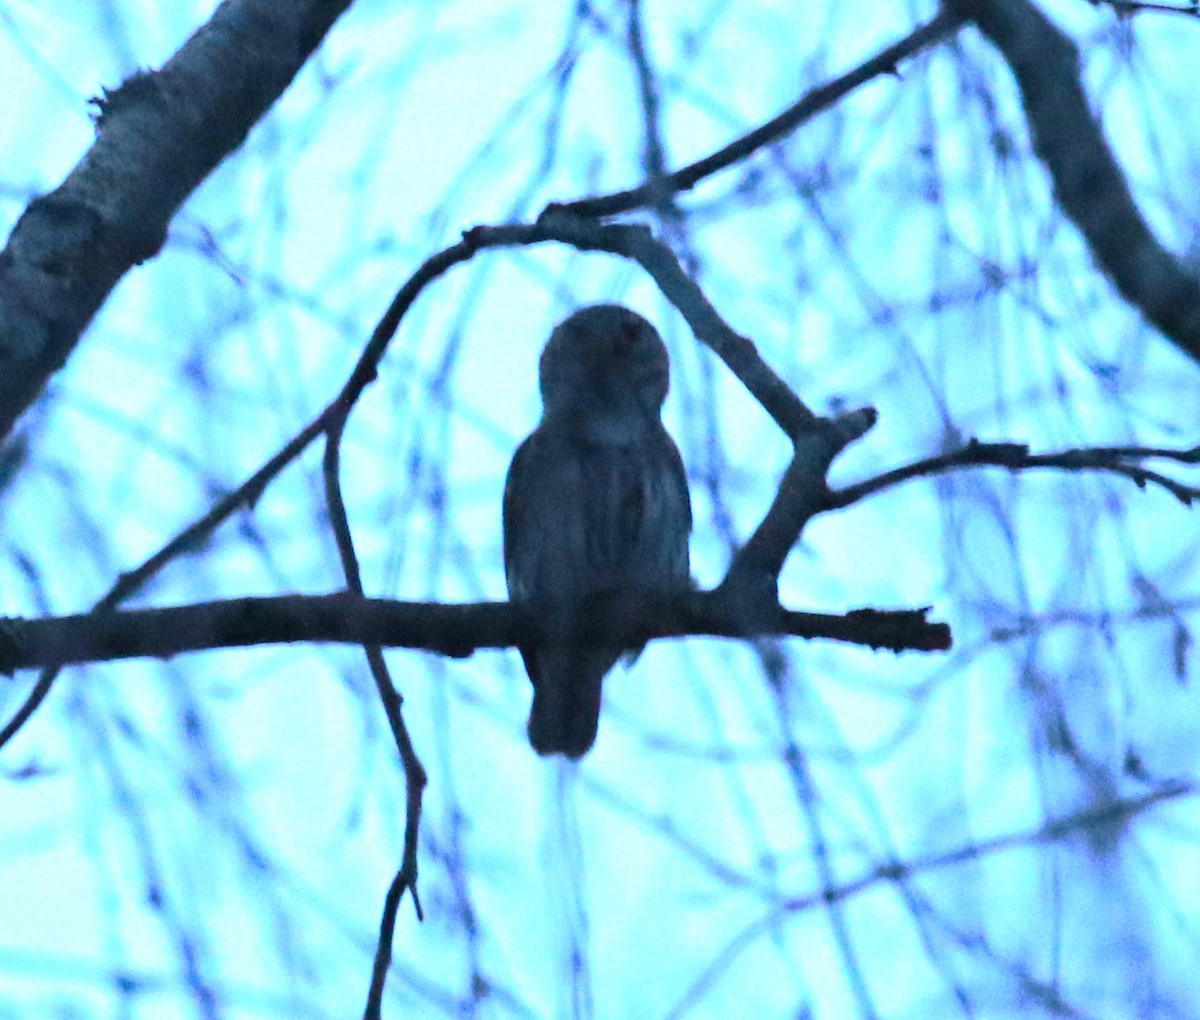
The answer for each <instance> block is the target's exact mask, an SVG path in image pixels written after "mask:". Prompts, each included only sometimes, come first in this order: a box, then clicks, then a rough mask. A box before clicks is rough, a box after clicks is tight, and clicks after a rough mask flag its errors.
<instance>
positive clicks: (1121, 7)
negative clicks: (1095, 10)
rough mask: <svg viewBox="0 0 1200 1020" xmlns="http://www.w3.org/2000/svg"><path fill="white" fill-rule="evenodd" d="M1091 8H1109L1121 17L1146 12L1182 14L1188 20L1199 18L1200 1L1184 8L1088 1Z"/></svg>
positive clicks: (1115, 0)
mask: <svg viewBox="0 0 1200 1020" xmlns="http://www.w3.org/2000/svg"><path fill="white" fill-rule="evenodd" d="M1088 3H1090V4H1091V5H1092V6H1093V7H1111V8H1112V9H1113V10H1114V11H1116V12H1117V14H1118V15H1120V16H1121V17H1130V16H1132V15H1134V14H1140V13H1141V12H1142V11H1148V12H1152V13H1155V14H1182V15H1183V16H1184V17H1188V18H1200V0H1192V2H1191V3H1189V4H1187V6H1185V7H1180V6H1179V5H1177V4H1148V3H1138V2H1135V0H1088Z"/></svg>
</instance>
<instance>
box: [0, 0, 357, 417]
mask: <svg viewBox="0 0 1200 1020" xmlns="http://www.w3.org/2000/svg"><path fill="white" fill-rule="evenodd" d="M347 6H349V0H294V2H292V3H286V4H281V3H276V2H275V0H225V2H224V3H222V4H221V6H220V7H218V8H217V11H216V13H215V14H214V15H213V16H212V18H211V19H210V20H209V22H208V24H206V25H204V26H203V27H202V28H200V29H199V30H198V31H197V32H196V33H195V34H194V35H193V36H192V37H191V38H190V39H189V40H188V41H187V42H186V43H185V44H184V45H183V47H182V48H181V49H180V50H179V52H178V53H176V54H175V56H173V57H172V58H171V59H170V60H169V61H167V63H166V64H164V65H163V67H162V69H161V70H159V71H153V72H141V73H138V74H136V75H134V76H133V77H131V78H129V79H128V80H127V81H125V82H124V83H123V84H122V85H121V86H120V87H119V88H117V89H115V90H114V91H112V92H109V91H107V90H106V91H105V93H104V96H103V97H102V98H100V99H97V100H94V102H95V103H96V105H97V106H98V107H99V113H98V115H97V117H96V131H97V138H96V141H95V144H93V145H92V147H91V149H89V150H88V152H87V153H86V154H85V155H84V157H83V159H82V160H80V162H79V164H78V165H77V166H76V167H75V169H74V170H72V171H71V173H70V174H69V175H68V177H67V179H66V180H65V181H63V183H62V184H61V185H59V187H58V188H56V189H55V190H54V191H53V192H51V193H50V194H49V195H45V196H43V197H41V198H38V199H35V200H34V201H33V202H31V203H30V205H29V207H28V208H27V209H26V210H25V213H24V214H23V215H22V216H21V218H20V220H18V221H17V225H16V226H15V227H14V228H13V232H12V235H11V236H10V237H9V240H8V245H7V247H6V248H5V249H4V251H3V253H2V254H0V366H2V370H0V439H2V438H3V437H4V436H6V435H7V434H8V433H9V431H10V430H11V429H12V426H13V424H14V422H15V421H16V420H17V418H18V417H19V416H20V415H21V413H22V412H23V411H24V410H25V408H26V407H28V406H29V404H30V403H32V402H33V400H34V399H35V398H36V397H37V395H38V394H39V393H40V392H41V390H42V387H43V386H44V385H45V383H46V381H47V380H48V379H49V377H50V376H51V374H53V373H54V372H55V371H57V370H58V369H59V368H60V367H61V366H62V365H63V363H64V362H65V361H66V360H67V358H68V357H69V356H70V354H71V352H72V350H73V349H74V347H75V344H76V342H77V341H78V340H79V337H80V335H81V334H82V333H83V330H84V329H85V328H86V327H87V325H88V323H89V322H90V321H91V319H92V316H93V315H95V314H96V312H97V310H98V309H99V308H100V306H101V305H102V304H103V303H104V300H105V299H106V298H107V297H108V294H109V292H110V291H111V290H112V289H113V287H115V286H116V284H117V282H118V281H119V280H120V279H121V277H122V276H124V275H125V273H126V272H128V271H129V270H130V269H131V268H133V267H134V266H135V265H138V264H139V263H142V262H145V261H146V260H147V259H150V258H153V257H154V256H155V255H156V254H158V252H159V249H161V248H162V245H163V242H164V241H165V240H166V237H167V225H168V224H169V222H170V220H171V217H172V216H173V215H174V214H175V211H176V210H177V209H178V208H179V206H180V205H181V204H182V203H183V201H184V199H186V198H187V197H188V195H190V194H191V193H192V191H193V190H195V188H196V186H197V185H199V184H200V182H201V181H203V180H204V178H205V177H207V176H208V174H209V173H210V172H211V171H212V170H213V169H214V168H215V167H216V166H217V164H218V163H220V162H221V160H223V159H224V158H225V157H226V156H228V155H229V153H231V152H232V151H233V150H234V149H236V148H237V147H238V146H239V145H241V144H242V141H243V140H244V139H245V137H246V134H247V132H249V130H250V128H251V127H253V126H254V124H255V123H256V122H257V121H258V119H259V118H260V117H262V115H263V114H264V113H266V112H267V110H269V109H270V108H271V106H272V104H273V103H274V102H275V100H276V99H278V98H279V96H280V94H281V93H282V92H283V91H284V89H286V88H287V86H288V85H289V84H290V83H291V81H292V79H293V78H294V77H295V76H296V73H297V72H298V71H299V70H300V68H301V67H302V66H303V65H304V62H305V61H306V60H307V59H308V57H309V55H310V54H311V53H312V52H313V50H315V49H316V48H317V46H318V45H320V43H321V40H322V39H323V38H324V37H325V34H326V32H328V30H329V28H330V26H332V25H333V23H334V21H336V20H337V18H338V16H339V15H340V14H341V13H342V11H343V10H345V9H346V7H347Z"/></svg>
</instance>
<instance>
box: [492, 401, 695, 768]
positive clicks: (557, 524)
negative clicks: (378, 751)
mask: <svg viewBox="0 0 1200 1020" xmlns="http://www.w3.org/2000/svg"><path fill="white" fill-rule="evenodd" d="M503 518H504V521H503V524H504V564H505V574H506V578H507V581H508V589H509V594H510V596H511V597H512V599H513V600H514V601H524V602H538V603H540V604H541V605H542V606H544V607H545V609H546V611H547V612H549V613H551V614H553V615H554V616H556V617H557V618H558V623H559V624H560V625H562V626H564V627H569V626H570V624H571V621H572V613H573V611H574V610H575V608H576V607H577V606H578V603H579V601H580V600H581V599H583V598H585V597H587V596H588V595H590V594H593V593H595V592H599V591H604V590H619V589H622V588H630V587H635V588H637V587H644V588H658V589H661V588H668V587H675V586H678V585H686V584H687V582H688V579H689V574H688V546H687V538H688V532H689V530H690V528H691V509H690V500H689V498H688V489H687V478H686V476H685V474H684V470H683V462H682V460H681V459H680V456H679V451H678V450H677V449H676V447H675V444H674V443H673V442H672V440H671V438H670V436H669V435H668V434H667V432H666V431H665V430H664V429H661V427H660V428H659V429H657V430H652V431H651V432H650V433H648V434H647V435H646V436H644V437H643V438H642V440H641V441H639V442H637V443H635V444H632V445H617V444H611V443H589V442H586V441H584V440H583V439H581V438H580V437H578V436H576V435H572V434H571V433H570V432H569V431H559V430H557V429H555V428H554V427H553V425H547V424H545V423H543V425H541V426H539V428H538V429H537V430H536V431H535V432H534V433H533V434H532V435H531V436H530V437H529V438H528V439H527V440H525V442H524V443H522V444H521V446H520V447H518V449H517V452H516V454H515V455H514V457H513V462H512V465H511V466H510V468H509V473H508V479H507V481H506V484H505V489H504V510H503ZM622 651H623V649H622V648H620V647H604V646H601V647H590V646H589V647H586V648H584V647H579V646H576V645H572V644H571V643H569V642H562V641H560V642H551V643H548V644H543V645H539V646H537V647H536V648H522V649H521V654H522V657H523V658H524V660H525V667H526V670H527V672H528V673H529V677H530V680H532V681H533V686H534V701H533V708H532V711H531V713H530V718H529V737H530V741H531V743H532V744H533V746H534V748H535V749H536V750H537V751H538V752H539V753H541V754H553V753H565V754H568V755H570V756H572V757H579V756H581V755H582V754H584V753H585V752H586V751H587V750H588V748H590V747H591V745H592V743H593V741H594V740H595V736H596V727H597V721H598V718H599V713H600V694H601V683H602V681H603V678H604V675H605V674H606V673H607V672H608V671H609V670H610V669H611V668H612V666H613V665H614V663H615V662H616V661H617V659H618V658H619V656H620V655H621V653H622Z"/></svg>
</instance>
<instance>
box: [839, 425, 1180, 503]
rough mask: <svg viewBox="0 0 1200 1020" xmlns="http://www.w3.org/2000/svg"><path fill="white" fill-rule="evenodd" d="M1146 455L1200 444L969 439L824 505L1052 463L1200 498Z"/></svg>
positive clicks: (1169, 454) (1163, 455)
mask: <svg viewBox="0 0 1200 1020" xmlns="http://www.w3.org/2000/svg"><path fill="white" fill-rule="evenodd" d="M1147 460H1170V461H1174V462H1176V463H1178V464H1200V446H1193V447H1191V448H1190V449H1185V450H1171V449H1165V448H1161V447H1139V446H1097V447H1091V448H1084V449H1077V450H1061V451H1059V452H1058V453H1030V452H1029V447H1028V446H1025V445H1024V444H1022V443H981V442H979V441H978V440H976V439H972V440H970V441H969V442H968V443H967V444H966V446H964V447H963V448H962V449H960V450H954V451H952V452H950V453H944V454H941V455H939V456H937V457H927V458H925V459H924V460H919V461H915V462H914V463H912V464H906V465H905V466H904V467H899V468H894V469H893V470H891V471H885V472H884V473H883V474H881V475H878V476H876V477H875V478H868V479H867V480H866V481H862V482H858V483H856V484H854V485H848V486H846V487H845V488H843V489H837V490H834V491H832V492H830V493H828V495H827V496H826V502H825V507H824V509H830V510H833V509H838V508H840V507H845V506H849V505H850V504H851V503H857V502H858V501H859V500H862V499H865V498H866V497H867V496H871V495H874V494H875V493H876V492H879V491H880V490H882V489H886V488H890V487H891V486H893V485H898V484H899V483H901V482H905V481H908V480H909V479H911V478H921V477H926V476H929V475H936V474H942V473H944V472H946V471H955V470H958V469H960V468H968V467H1002V468H1006V469H1007V470H1009V471H1028V470H1031V469H1034V468H1053V469H1056V470H1059V471H1102V472H1106V473H1108V474H1116V475H1120V476H1122V477H1123V478H1128V479H1129V480H1130V481H1132V482H1133V483H1134V484H1135V485H1137V486H1138V488H1145V487H1146V486H1147V485H1157V486H1159V487H1161V488H1162V489H1164V490H1166V491H1167V492H1169V493H1170V494H1171V495H1172V496H1174V497H1175V498H1176V499H1178V500H1179V501H1180V502H1181V503H1183V504H1184V505H1185V506H1190V505H1191V503H1192V501H1193V500H1196V499H1200V488H1198V487H1196V486H1191V485H1184V484H1183V483H1182V482H1179V481H1176V480H1175V479H1173V478H1170V477H1169V476H1167V475H1164V474H1162V473H1161V472H1159V471H1151V470H1149V469H1148V468H1145V467H1143V466H1142V463H1143V462H1144V461H1147Z"/></svg>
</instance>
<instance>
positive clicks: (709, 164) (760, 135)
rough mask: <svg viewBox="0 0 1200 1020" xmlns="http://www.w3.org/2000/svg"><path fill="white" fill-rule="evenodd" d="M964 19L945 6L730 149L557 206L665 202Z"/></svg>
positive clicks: (611, 211)
mask: <svg viewBox="0 0 1200 1020" xmlns="http://www.w3.org/2000/svg"><path fill="white" fill-rule="evenodd" d="M964 20H965V18H964V17H963V16H962V15H961V14H958V13H956V12H953V11H949V10H945V11H942V12H941V13H940V14H938V16H937V17H936V18H934V19H933V20H932V21H930V22H929V23H928V24H925V25H922V26H920V27H919V28H918V29H916V30H915V31H914V32H912V33H911V34H910V35H908V36H907V37H906V38H904V39H902V40H901V41H900V42H898V43H895V44H894V45H892V46H889V47H888V48H887V49H885V50H883V51H882V52H881V53H879V54H877V55H876V56H874V57H872V58H871V59H870V60H868V61H866V62H865V63H863V64H860V65H859V66H858V67H856V68H855V69H854V70H853V71H850V72H848V73H847V74H844V75H842V76H841V77H840V78H835V79H834V80H833V81H831V82H829V83H828V84H825V85H822V86H821V87H820V88H816V89H813V90H812V91H811V92H808V93H806V94H805V95H804V96H803V97H802V98H801V99H799V100H798V101H797V102H796V103H794V104H793V105H792V106H790V107H788V108H787V109H786V110H784V111H783V112H782V113H781V114H779V115H778V116H777V117H773V118H772V119H771V120H769V121H767V122H766V123H765V124H763V125H761V126H760V127H757V128H755V129H754V130H753V131H751V132H749V133H748V134H746V135H743V136H742V137H741V138H739V139H737V141H735V142H731V143H730V144H729V145H727V146H725V148H723V149H720V150H719V151H717V152H714V153H712V154H711V155H709V156H706V157H705V158H704V159H701V160H698V161H697V162H695V163H692V164H689V165H688V166H685V167H683V168H682V169H680V170H676V171H675V172H674V173H670V174H667V175H666V176H664V177H660V178H657V179H655V180H650V181H647V182H646V183H645V184H642V185H639V186H638V187H636V188H632V189H630V190H628V191H619V192H617V193H615V194H612V195H599V196H596V197H594V198H583V199H579V200H577V201H574V202H566V203H563V204H561V205H558V206H552V207H551V208H559V209H562V210H564V211H566V212H570V213H574V214H575V215H576V216H584V217H606V216H615V215H617V214H619V213H627V212H632V211H633V210H635V209H640V208H643V207H645V206H658V205H661V204H662V203H663V201H664V200H665V199H667V198H669V197H670V196H671V195H675V194H678V193H679V192H681V191H688V190H690V189H692V188H694V187H695V186H696V185H697V184H698V183H699V182H700V181H702V180H704V178H706V177H711V176H712V175H713V174H715V173H717V172H718V171H719V170H724V169H725V168H726V167H730V166H732V165H733V164H735V163H738V162H741V161H742V160H743V159H745V158H746V157H747V156H750V155H751V154H752V153H754V152H756V151H757V150H759V149H761V148H763V147H764V146H767V145H770V144H771V143H772V142H776V141H778V140H779V139H780V138H782V137H784V135H787V134H789V133H791V132H792V131H794V130H795V129H796V128H797V127H799V126H800V125H801V124H803V123H804V122H805V121H807V120H811V119H812V118H813V117H814V116H816V115H817V114H818V113H821V112H822V111H824V110H827V109H829V108H830V107H832V106H833V105H835V104H836V103H838V102H839V101H840V100H841V99H843V98H845V97H846V96H847V95H849V94H850V93H851V92H853V91H854V90H855V89H857V88H858V87H859V86H860V85H864V84H866V83H867V82H869V81H871V80H872V79H873V78H878V77H881V76H883V75H889V74H890V75H894V74H897V73H898V72H897V67H898V65H899V64H900V63H901V61H904V60H907V59H909V58H910V57H913V56H915V55H916V54H918V53H920V52H921V51H922V50H924V49H926V48H927V47H929V46H932V45H933V44H934V43H937V42H940V41H941V40H943V39H945V38H947V37H948V36H950V35H953V34H954V33H955V32H956V31H957V30H958V29H959V27H960V26H961V25H962V24H963V22H964Z"/></svg>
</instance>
